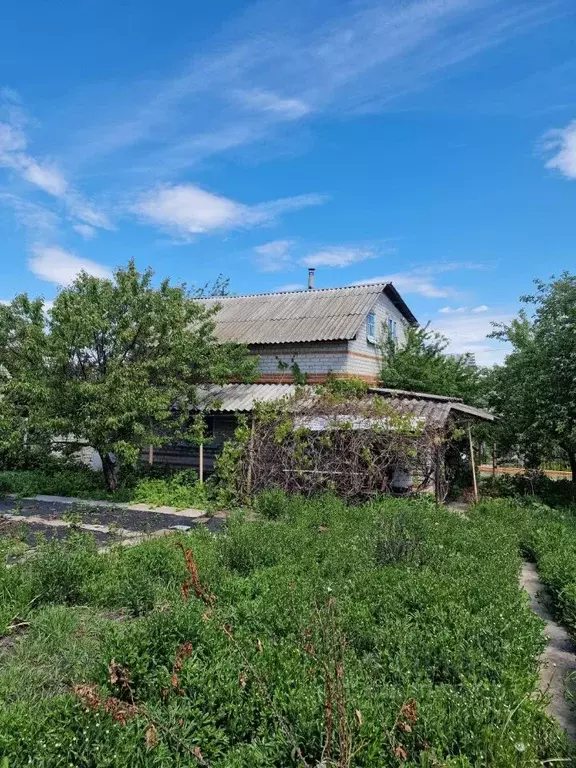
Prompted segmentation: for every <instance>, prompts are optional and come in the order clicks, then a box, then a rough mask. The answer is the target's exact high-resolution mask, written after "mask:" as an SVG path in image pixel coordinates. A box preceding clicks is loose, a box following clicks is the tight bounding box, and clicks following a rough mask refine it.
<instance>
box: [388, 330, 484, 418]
mask: <svg viewBox="0 0 576 768" xmlns="http://www.w3.org/2000/svg"><path fill="white" fill-rule="evenodd" d="M447 346H448V339H446V338H445V337H444V336H442V334H440V333H438V332H436V331H433V330H431V329H430V328H429V327H428V326H425V327H423V328H408V329H407V332H406V342H405V344H404V345H403V346H400V345H398V344H396V342H395V341H394V339H392V338H391V337H389V336H388V335H386V336H385V339H384V342H383V344H382V359H383V364H382V371H381V379H382V384H383V385H384V386H386V387H390V388H392V389H405V390H409V391H411V392H427V393H431V394H436V395H446V396H447V397H459V398H463V399H464V400H465V401H466V402H468V403H474V402H476V401H477V400H478V397H479V391H480V379H481V372H480V371H479V369H478V368H477V366H476V365H475V363H474V360H473V358H472V357H471V356H470V355H458V356H453V355H447V354H446V347H447Z"/></svg>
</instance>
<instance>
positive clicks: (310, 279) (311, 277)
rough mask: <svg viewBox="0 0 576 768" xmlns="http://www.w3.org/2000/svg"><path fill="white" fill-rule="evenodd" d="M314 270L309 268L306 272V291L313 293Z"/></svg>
mask: <svg viewBox="0 0 576 768" xmlns="http://www.w3.org/2000/svg"><path fill="white" fill-rule="evenodd" d="M315 272H316V270H315V269H314V268H313V267H310V269H309V270H308V290H309V291H313V290H314V274H315Z"/></svg>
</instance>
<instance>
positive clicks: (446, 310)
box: [438, 307, 466, 315]
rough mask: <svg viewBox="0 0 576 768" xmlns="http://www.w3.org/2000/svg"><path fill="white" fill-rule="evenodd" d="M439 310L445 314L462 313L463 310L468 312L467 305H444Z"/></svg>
mask: <svg viewBox="0 0 576 768" xmlns="http://www.w3.org/2000/svg"><path fill="white" fill-rule="evenodd" d="M438 312H440V313H441V314H443V315H453V314H462V312H466V307H442V309H439V310H438Z"/></svg>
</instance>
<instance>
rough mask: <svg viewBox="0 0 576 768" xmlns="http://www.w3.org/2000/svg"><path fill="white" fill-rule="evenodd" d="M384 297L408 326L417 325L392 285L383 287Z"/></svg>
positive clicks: (388, 284) (406, 305)
mask: <svg viewBox="0 0 576 768" xmlns="http://www.w3.org/2000/svg"><path fill="white" fill-rule="evenodd" d="M384 295H385V296H387V297H388V299H389V300H390V301H391V302H392V304H394V306H395V307H396V309H397V310H398V312H400V314H401V315H402V316H403V317H404V318H405V319H406V320H407V321H408V323H409V324H410V325H413V326H416V325H418V320H417V319H416V317H415V316H414V315H413V314H412V312H411V311H410V308H409V306H408V304H406V302H405V301H404V299H403V298H402V296H400V294H399V293H398V291H397V290H396V288H395V287H394V285H393V284H392V283H387V284H386V286H385V287H384Z"/></svg>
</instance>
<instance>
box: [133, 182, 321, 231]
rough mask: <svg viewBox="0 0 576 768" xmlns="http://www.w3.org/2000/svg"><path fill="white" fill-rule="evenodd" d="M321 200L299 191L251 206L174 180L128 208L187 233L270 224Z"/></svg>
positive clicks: (318, 197) (165, 227) (149, 219)
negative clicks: (281, 215)
mask: <svg viewBox="0 0 576 768" xmlns="http://www.w3.org/2000/svg"><path fill="white" fill-rule="evenodd" d="M323 201H324V198H323V197H321V196H320V195H299V196H297V197H288V198H283V199H280V200H273V201H270V202H267V203H260V204H258V205H252V206H250V205H243V204H242V203H237V202H235V201H234V200H230V199H229V198H226V197H223V196H221V195H214V194H212V193H211V192H206V191H205V190H204V189H201V188H200V187H198V186H196V185H194V184H176V185H171V186H170V185H166V186H164V187H159V188H157V189H155V190H152V191H151V192H148V193H147V194H145V195H144V196H143V197H142V198H141V199H140V200H139V201H138V202H137V203H136V204H135V205H133V206H132V209H131V210H132V212H134V213H136V214H137V215H138V216H140V217H141V218H142V219H144V220H145V221H147V222H148V223H151V224H154V225H155V226H158V227H161V228H163V229H168V230H169V231H171V232H174V233H176V234H177V235H180V236H190V235H197V234H204V233H207V232H214V231H218V230H225V229H238V228H245V227H253V226H258V225H261V224H269V223H272V222H273V221H274V220H275V219H276V218H277V217H278V216H279V215H280V214H281V213H284V212H287V211H291V210H298V209H299V208H304V207H306V206H309V205H318V204H320V203H321V202H323Z"/></svg>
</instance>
